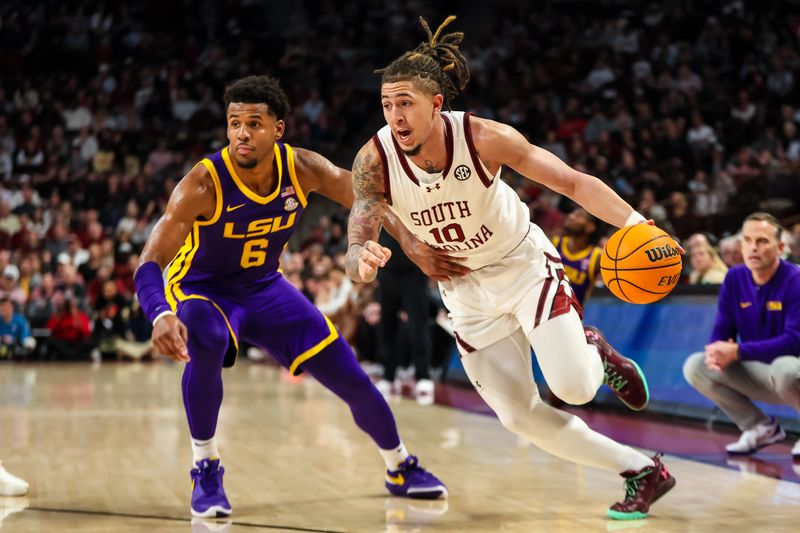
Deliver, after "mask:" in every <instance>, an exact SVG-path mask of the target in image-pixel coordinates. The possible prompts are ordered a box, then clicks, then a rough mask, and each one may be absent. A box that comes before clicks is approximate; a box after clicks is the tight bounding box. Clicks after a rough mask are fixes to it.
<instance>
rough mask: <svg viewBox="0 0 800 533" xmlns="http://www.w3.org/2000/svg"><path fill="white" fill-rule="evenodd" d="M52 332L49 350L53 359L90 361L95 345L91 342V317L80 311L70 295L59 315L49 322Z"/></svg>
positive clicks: (48, 326)
mask: <svg viewBox="0 0 800 533" xmlns="http://www.w3.org/2000/svg"><path fill="white" fill-rule="evenodd" d="M47 328H48V329H49V330H50V339H49V348H50V355H51V356H52V357H53V358H64V359H73V360H76V359H87V360H88V359H89V356H90V354H91V352H92V351H93V350H94V345H93V344H92V343H91V342H89V336H90V335H91V333H92V332H91V326H90V322H89V317H88V316H86V313H84V312H83V311H81V310H80V308H79V307H78V304H77V302H76V301H75V299H74V298H73V297H72V295H68V296H67V297H66V299H65V300H64V303H63V304H62V305H61V308H60V309H59V311H58V313H56V314H55V315H54V316H52V317H50V320H49V321H48V322H47Z"/></svg>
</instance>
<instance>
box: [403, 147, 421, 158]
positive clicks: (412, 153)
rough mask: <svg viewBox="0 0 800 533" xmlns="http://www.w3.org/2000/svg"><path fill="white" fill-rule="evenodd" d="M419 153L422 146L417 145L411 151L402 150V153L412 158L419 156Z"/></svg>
mask: <svg viewBox="0 0 800 533" xmlns="http://www.w3.org/2000/svg"><path fill="white" fill-rule="evenodd" d="M421 151H422V144H418V145H416V146H415V147H414V148H412V149H411V150H403V153H404V154H406V155H407V156H408V157H414V156H417V155H419V153H420V152H421Z"/></svg>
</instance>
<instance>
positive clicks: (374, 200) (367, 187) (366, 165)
mask: <svg viewBox="0 0 800 533" xmlns="http://www.w3.org/2000/svg"><path fill="white" fill-rule="evenodd" d="M371 149H372V146H371V143H370V144H368V145H366V146H365V147H364V148H362V149H361V151H359V153H358V155H356V159H355V161H353V193H354V195H355V201H354V202H353V207H352V209H351V210H350V218H349V220H348V221H347V238H348V241H349V248H348V250H347V256H346V258H345V266H346V270H347V274H348V276H350V277H351V278H352V279H355V280H358V279H360V276H359V274H358V257H359V254H360V253H361V247H362V246H364V243H365V242H367V241H369V240H372V241H375V240H377V239H378V234H379V233H380V231H381V223H382V221H383V216H384V203H383V202H384V200H383V191H382V190H381V186H380V185H379V184H380V183H381V180H382V178H383V167H382V163H381V160H380V158H379V157H377V154H375V153H374V152H373V151H372V150H371Z"/></svg>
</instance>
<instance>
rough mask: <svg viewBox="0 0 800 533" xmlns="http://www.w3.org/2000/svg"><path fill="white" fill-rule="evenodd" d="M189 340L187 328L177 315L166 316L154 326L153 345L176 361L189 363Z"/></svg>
mask: <svg viewBox="0 0 800 533" xmlns="http://www.w3.org/2000/svg"><path fill="white" fill-rule="evenodd" d="M188 339H189V337H188V334H187V330H186V326H185V325H184V323H183V322H181V321H180V320H178V317H176V316H175V315H164V316H163V317H161V318H159V319H158V320H156V323H155V324H153V344H154V345H155V347H156V348H157V349H158V351H160V352H161V353H163V354H164V355H166V356H167V357H170V358H172V359H174V360H176V361H182V362H184V363H188V362H189V350H188V349H187V348H186V342H187V341H188Z"/></svg>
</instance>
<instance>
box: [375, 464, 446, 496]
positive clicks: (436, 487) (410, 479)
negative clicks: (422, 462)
mask: <svg viewBox="0 0 800 533" xmlns="http://www.w3.org/2000/svg"><path fill="white" fill-rule="evenodd" d="M386 489H387V490H388V491H389V492H390V493H392V494H393V495H395V496H408V497H409V498H419V499H423V500H435V499H437V498H447V487H445V486H444V483H442V482H441V481H439V480H438V479H437V478H436V476H434V475H433V474H431V473H430V472H428V471H427V470H425V469H424V468H422V467H421V466H419V460H417V458H416V457H414V456H413V455H409V456H408V457H406V460H405V461H403V462H402V463H400V464H399V465H397V470H387V471H386Z"/></svg>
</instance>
